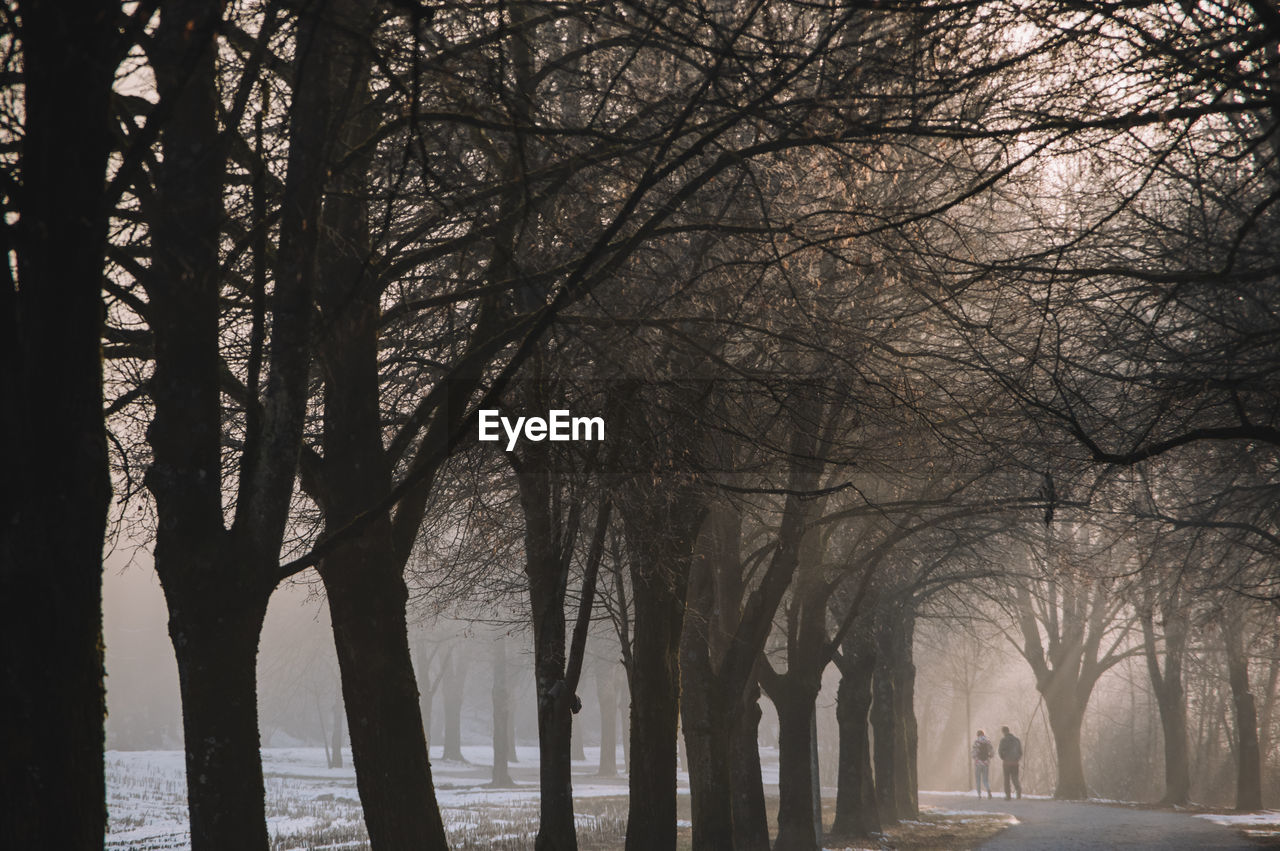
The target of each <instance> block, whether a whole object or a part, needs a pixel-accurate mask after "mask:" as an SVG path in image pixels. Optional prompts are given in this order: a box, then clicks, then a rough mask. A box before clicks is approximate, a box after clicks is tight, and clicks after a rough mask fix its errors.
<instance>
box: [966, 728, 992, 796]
mask: <svg viewBox="0 0 1280 851" xmlns="http://www.w3.org/2000/svg"><path fill="white" fill-rule="evenodd" d="M995 752H996V749H995V748H994V747H992V746H991V740H990V739H988V738H987V734H986V733H984V732H983V731H982V730H979V731H978V738H976V739H974V740H973V747H972V748H970V749H969V753H970V755H971V756H972V757H973V774H974V779H975V781H976V782H977V785H978V797H979V798H981V797H982V787H983V786H986V787H987V797H988V798H990V797H991V757H993V756H995Z"/></svg>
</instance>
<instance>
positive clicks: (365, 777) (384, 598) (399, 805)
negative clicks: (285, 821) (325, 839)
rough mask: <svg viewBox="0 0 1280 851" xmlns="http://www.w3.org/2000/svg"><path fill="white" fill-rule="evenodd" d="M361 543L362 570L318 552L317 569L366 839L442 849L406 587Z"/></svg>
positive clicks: (391, 845) (385, 844)
mask: <svg viewBox="0 0 1280 851" xmlns="http://www.w3.org/2000/svg"><path fill="white" fill-rule="evenodd" d="M377 525H378V524H374V527H375V528H376V527H377ZM382 540H384V541H385V540H388V539H386V538H385V537H383V538H382ZM366 543H367V542H366ZM361 549H362V550H363V551H364V552H366V553H367V554H368V555H369V557H370V561H369V562H367V563H365V564H364V565H363V567H364V569H353V567H352V566H353V564H356V563H352V562H347V563H346V564H347V565H348V569H347V570H344V571H342V572H341V575H337V571H335V570H334V569H333V564H332V563H331V561H330V559H329V558H326V559H325V562H326V564H325V565H323V566H322V567H321V575H322V576H325V577H326V579H325V587H326V588H327V589H328V590H329V610H330V612H331V613H332V617H333V635H334V641H335V644H336V646H337V651H338V666H339V669H340V670H341V671H342V694H343V701H344V703H345V704H346V708H347V734H348V736H349V738H350V740H351V760H352V764H353V765H354V766H355V769H356V788H357V789H358V790H359V792H360V800H361V801H362V802H363V805H364V818H365V824H366V826H367V827H368V830H369V841H370V845H371V846H372V847H373V848H375V849H377V848H392V849H394V848H440V849H442V848H446V847H448V846H447V840H446V838H445V834H444V823H443V821H442V819H441V818H440V810H439V807H438V806H437V804H436V796H435V785H434V783H433V781H432V778H431V766H430V763H429V762H428V761H427V739H426V735H425V734H424V733H423V732H422V715H421V714H420V712H419V709H418V686H417V681H416V680H415V679H414V676H413V660H412V656H411V654H410V651H409V633H408V629H407V628H406V626H405V603H406V601H407V599H408V592H407V590H406V588H405V585H404V580H403V579H402V578H401V576H400V572H399V570H398V569H395V568H394V567H393V565H394V560H393V559H388V558H387V557H386V555H385V554H383V555H381V556H380V555H379V554H378V553H377V552H376V550H373V551H370V550H369V549H364V548H361ZM345 550H346V548H345V547H344V548H340V549H339V551H338V552H339V553H342V552H343V551H345ZM346 554H347V555H348V556H349V555H351V554H350V553H346ZM379 568H380V569H379Z"/></svg>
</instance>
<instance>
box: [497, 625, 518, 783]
mask: <svg viewBox="0 0 1280 851" xmlns="http://www.w3.org/2000/svg"><path fill="white" fill-rule="evenodd" d="M492 697H493V780H492V782H493V785H494V786H514V785H515V784H514V783H513V782H512V780H511V772H510V770H509V769H508V767H507V764H508V762H509V761H510V750H511V742H510V738H511V689H510V687H509V686H508V685H507V643H506V639H504V638H500V639H498V640H497V641H496V642H494V646H493V692H492Z"/></svg>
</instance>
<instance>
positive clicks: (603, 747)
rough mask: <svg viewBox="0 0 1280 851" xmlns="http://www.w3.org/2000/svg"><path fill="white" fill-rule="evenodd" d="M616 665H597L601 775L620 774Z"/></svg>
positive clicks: (613, 775) (599, 771)
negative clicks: (614, 673)
mask: <svg viewBox="0 0 1280 851" xmlns="http://www.w3.org/2000/svg"><path fill="white" fill-rule="evenodd" d="M613 671H614V666H613V664H612V663H602V664H600V665H597V666H596V699H597V700H598V701H599V703H600V767H599V769H598V770H597V772H596V773H597V774H599V775H600V776H601V777H616V776H617V774H618V686H617V683H615V682H614V680H613Z"/></svg>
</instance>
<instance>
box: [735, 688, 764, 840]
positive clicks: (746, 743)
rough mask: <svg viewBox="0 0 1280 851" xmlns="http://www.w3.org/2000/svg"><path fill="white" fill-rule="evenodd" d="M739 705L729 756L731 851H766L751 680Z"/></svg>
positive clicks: (756, 703)
mask: <svg viewBox="0 0 1280 851" xmlns="http://www.w3.org/2000/svg"><path fill="white" fill-rule="evenodd" d="M743 702H744V706H743V709H742V711H741V713H740V714H739V715H738V723H737V728H736V730H735V732H734V735H733V741H732V744H731V748H730V754H729V758H730V760H731V761H732V767H731V771H732V776H731V777H730V779H729V783H730V786H731V787H732V789H733V840H734V849H735V851H769V816H768V809H767V808H766V807H765V801H764V780H763V779H762V778H761V776H760V741H759V730H760V716H761V712H760V686H759V685H758V684H757V683H756V681H755V680H754V679H752V681H751V684H750V686H748V689H747V694H746V696H745V697H744V699H743Z"/></svg>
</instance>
